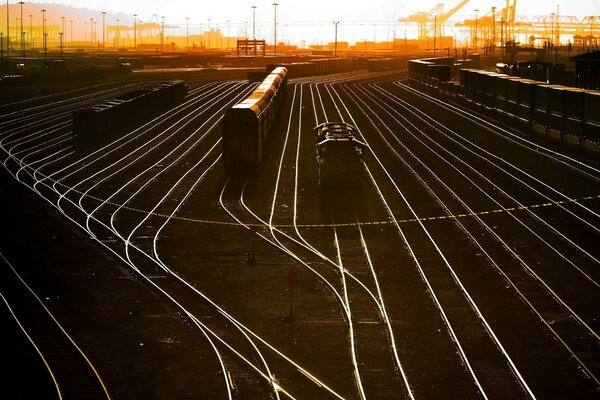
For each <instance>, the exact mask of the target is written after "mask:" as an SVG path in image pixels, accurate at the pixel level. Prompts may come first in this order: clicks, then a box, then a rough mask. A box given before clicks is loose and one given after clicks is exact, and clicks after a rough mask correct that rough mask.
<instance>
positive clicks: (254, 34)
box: [246, 6, 256, 40]
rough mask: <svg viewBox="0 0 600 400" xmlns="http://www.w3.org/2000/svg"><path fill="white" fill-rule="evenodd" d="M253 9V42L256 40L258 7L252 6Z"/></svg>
mask: <svg viewBox="0 0 600 400" xmlns="http://www.w3.org/2000/svg"><path fill="white" fill-rule="evenodd" d="M251 8H252V40H256V6H252V7H251ZM246 30H247V29H246Z"/></svg>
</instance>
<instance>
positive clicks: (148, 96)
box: [73, 80, 188, 144]
mask: <svg viewBox="0 0 600 400" xmlns="http://www.w3.org/2000/svg"><path fill="white" fill-rule="evenodd" d="M187 91H188V89H187V85H186V84H185V82H184V81H182V80H174V81H168V82H162V83H155V84H151V85H148V86H145V87H143V88H140V89H135V90H132V91H129V92H126V93H124V94H122V95H119V96H117V97H114V98H112V99H109V100H104V101H102V102H100V103H97V104H94V105H92V106H89V107H84V108H79V109H76V110H74V111H73V137H74V138H75V140H76V141H77V143H78V144H89V143H101V142H103V141H105V140H106V139H108V138H112V137H114V136H115V135H116V134H119V133H121V132H124V131H126V130H127V129H129V128H132V127H134V126H136V125H137V124H140V123H141V122H143V121H146V120H148V119H150V118H151V117H153V116H155V115H157V114H158V113H160V112H162V111H164V110H166V109H168V108H169V107H171V106H173V105H175V104H177V103H179V102H181V101H182V100H183V98H184V97H185V96H186V95H187Z"/></svg>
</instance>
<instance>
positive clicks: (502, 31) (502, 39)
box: [500, 17, 504, 62]
mask: <svg viewBox="0 0 600 400" xmlns="http://www.w3.org/2000/svg"><path fill="white" fill-rule="evenodd" d="M500 50H502V51H501V52H500V55H501V56H502V62H504V17H501V18H500Z"/></svg>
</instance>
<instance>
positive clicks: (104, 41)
mask: <svg viewBox="0 0 600 400" xmlns="http://www.w3.org/2000/svg"><path fill="white" fill-rule="evenodd" d="M105 19H106V11H102V51H106V33H105V32H106V30H105V28H106V21H105Z"/></svg>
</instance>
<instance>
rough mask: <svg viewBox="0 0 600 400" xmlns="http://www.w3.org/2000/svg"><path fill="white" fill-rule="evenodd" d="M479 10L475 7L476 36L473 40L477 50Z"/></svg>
mask: <svg viewBox="0 0 600 400" xmlns="http://www.w3.org/2000/svg"><path fill="white" fill-rule="evenodd" d="M478 12H479V10H478V9H477V8H476V9H475V37H474V42H473V48H474V49H475V51H477V13H478Z"/></svg>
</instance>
